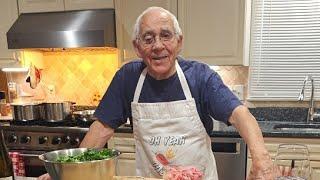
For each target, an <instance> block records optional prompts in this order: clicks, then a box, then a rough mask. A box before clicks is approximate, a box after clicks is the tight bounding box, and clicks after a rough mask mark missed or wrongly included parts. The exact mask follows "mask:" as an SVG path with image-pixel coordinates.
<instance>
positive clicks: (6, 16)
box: [0, 0, 18, 61]
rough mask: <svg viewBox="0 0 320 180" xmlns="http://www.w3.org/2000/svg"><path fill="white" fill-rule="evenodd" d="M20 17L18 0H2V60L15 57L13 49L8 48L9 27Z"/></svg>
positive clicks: (0, 28) (0, 13)
mask: <svg viewBox="0 0 320 180" xmlns="http://www.w3.org/2000/svg"><path fill="white" fill-rule="evenodd" d="M17 17H18V8H17V2H16V1H14V0H1V7H0V22H1V23H0V61H6V60H10V59H13V52H14V51H13V50H9V49H8V44H7V35H6V33H7V32H8V30H9V28H10V27H11V26H12V24H13V23H14V21H15V20H16V19H17Z"/></svg>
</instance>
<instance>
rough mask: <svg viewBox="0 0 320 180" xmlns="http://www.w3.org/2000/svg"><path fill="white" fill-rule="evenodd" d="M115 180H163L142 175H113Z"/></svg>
mask: <svg viewBox="0 0 320 180" xmlns="http://www.w3.org/2000/svg"><path fill="white" fill-rule="evenodd" d="M113 180H161V179H157V178H145V177H141V176H113Z"/></svg>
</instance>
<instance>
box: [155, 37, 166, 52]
mask: <svg viewBox="0 0 320 180" xmlns="http://www.w3.org/2000/svg"><path fill="white" fill-rule="evenodd" d="M154 40H155V41H154V44H153V49H163V48H164V45H163V42H162V41H161V39H160V37H156V38H155V39H154Z"/></svg>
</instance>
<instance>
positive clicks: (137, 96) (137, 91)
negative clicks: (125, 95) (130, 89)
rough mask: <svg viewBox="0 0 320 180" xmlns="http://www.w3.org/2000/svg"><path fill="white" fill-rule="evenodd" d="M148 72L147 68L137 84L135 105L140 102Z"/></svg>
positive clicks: (134, 97)
mask: <svg viewBox="0 0 320 180" xmlns="http://www.w3.org/2000/svg"><path fill="white" fill-rule="evenodd" d="M147 71H148V70H147V67H145V68H144V69H143V71H142V73H141V74H140V77H139V81H138V84H137V87H136V90H135V91H134V96H133V102H135V103H137V102H138V101H139V97H140V93H141V89H142V86H143V82H144V79H146V75H147Z"/></svg>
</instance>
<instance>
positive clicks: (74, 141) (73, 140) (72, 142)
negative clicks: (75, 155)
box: [70, 138, 80, 146]
mask: <svg viewBox="0 0 320 180" xmlns="http://www.w3.org/2000/svg"><path fill="white" fill-rule="evenodd" d="M70 144H71V145H72V146H77V145H79V144H80V140H79V138H74V139H71V140H70Z"/></svg>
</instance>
